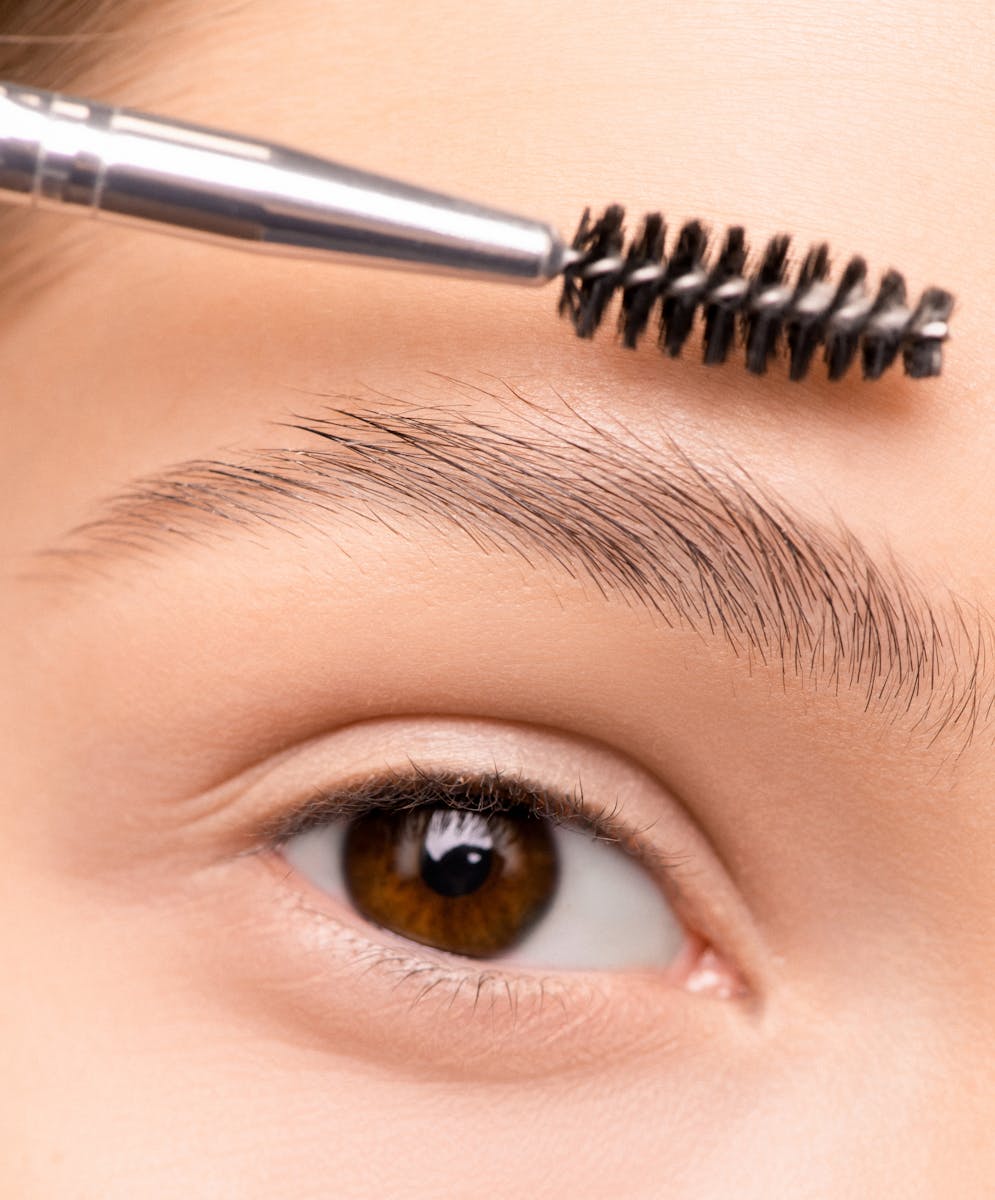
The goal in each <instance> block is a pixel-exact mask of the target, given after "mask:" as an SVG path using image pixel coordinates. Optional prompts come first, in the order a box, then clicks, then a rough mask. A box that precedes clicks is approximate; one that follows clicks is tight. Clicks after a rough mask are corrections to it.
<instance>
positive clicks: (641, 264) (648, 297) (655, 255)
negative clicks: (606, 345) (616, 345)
mask: <svg viewBox="0 0 995 1200" xmlns="http://www.w3.org/2000/svg"><path fill="white" fill-rule="evenodd" d="M666 236H667V226H666V225H665V224H664V220H663V217H662V216H661V215H660V214H659V213H647V214H646V217H645V218H644V219H643V228H642V232H641V233H640V235H639V237H638V238H637V240H636V241H635V242H634V243H633V244H632V245H631V246H630V247H629V252H628V254H627V255H626V256H625V278H626V279H631V280H632V281H633V282H632V283H630V284H627V285H626V286H625V287H623V288H622V310H621V312H620V313H619V328H620V329H621V332H622V343H623V345H625V346H628V347H629V348H630V349H631V348H634V347H635V345H636V342H637V341H638V340H639V337H640V335H641V334H642V332H643V330H644V329H645V328H646V325H647V322H648V321H649V319H650V313H651V312H652V311H653V305H654V304H655V303H656V300H657V297H658V296H659V295H660V291H661V288H662V286H663V278H664V274H663V270H662V265H663V246H664V241H665V239H666Z"/></svg>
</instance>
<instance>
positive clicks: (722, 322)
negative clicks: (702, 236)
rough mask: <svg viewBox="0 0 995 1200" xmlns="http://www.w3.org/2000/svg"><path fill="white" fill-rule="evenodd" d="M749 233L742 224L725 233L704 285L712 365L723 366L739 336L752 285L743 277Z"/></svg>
mask: <svg viewBox="0 0 995 1200" xmlns="http://www.w3.org/2000/svg"><path fill="white" fill-rule="evenodd" d="M746 257H747V247H746V234H745V231H744V229H743V227H742V225H734V226H733V227H732V228H731V229H730V230H728V231H727V233H726V240H725V245H724V246H723V247H722V251H721V253H720V254H719V257H718V259H716V262H715V266H714V267H712V273H711V274H710V275H709V277H708V282H707V283H706V285H705V295H706V296H707V297H708V299H707V301H706V303H705V351H704V357H703V361H704V362H706V363H707V364H708V365H709V366H718V365H719V364H720V363H724V362H725V360H726V358H727V357H728V355H729V350H730V349H731V347H732V343H733V338H734V337H735V335H736V314H737V313H738V312H739V309H740V306H741V305H742V303H743V297H744V296H745V295H746V292H747V290H748V287H749V285H748V284H747V282H746V279H745V278H744V276H743V269H744V267H745V266H746Z"/></svg>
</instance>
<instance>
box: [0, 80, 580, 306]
mask: <svg viewBox="0 0 995 1200" xmlns="http://www.w3.org/2000/svg"><path fill="white" fill-rule="evenodd" d="M0 199H6V200H10V201H15V202H21V203H27V204H34V205H38V206H40V207H43V208H51V209H59V210H62V211H67V210H75V211H76V212H78V213H80V214H81V215H90V216H98V215H99V216H100V217H102V218H110V219H113V220H115V221H122V222H126V223H128V224H137V225H142V226H148V227H155V228H158V229H160V230H162V231H164V232H170V231H171V232H174V233H178V234H180V235H182V236H187V237H194V238H198V239H206V240H208V241H212V242H219V243H224V244H230V243H232V242H235V243H238V244H239V245H241V246H243V247H245V248H247V249H252V250H257V251H262V252H267V253H271V254H277V255H288V256H297V257H306V258H336V259H352V260H356V259H362V260H364V261H366V262H367V263H378V264H380V265H384V266H395V267H408V268H412V269H416V270H424V271H431V272H443V273H446V274H454V273H455V274H469V275H474V276H484V277H489V278H495V279H505V280H510V281H514V282H520V283H544V282H546V281H547V280H549V279H551V278H553V277H554V276H555V275H557V274H559V272H560V271H561V270H562V269H563V266H564V264H565V262H566V261H567V258H568V253H567V251H566V249H565V246H564V243H563V241H562V240H561V239H560V237H559V236H558V234H557V233H556V231H555V230H553V229H552V228H551V227H550V226H549V225H546V224H543V223H541V222H538V221H532V220H528V219H526V218H522V217H517V216H514V215H513V214H511V213H506V212H503V211H501V210H499V209H493V208H488V207H485V206H483V205H479V204H474V203H471V202H468V201H465V200H459V199H457V198H455V197H452V196H447V195H444V194H442V193H439V192H432V191H428V190H426V189H425V188H420V187H414V186H412V185H411V184H406V183H401V182H400V181H398V180H395V179H388V178H386V177H384V176H380V175H374V174H371V173H369V172H366V171H359V170H356V169H354V168H352V167H347V166H343V165H341V164H339V163H335V162H331V161H328V160H326V159H322V158H319V157H316V156H314V155H309V154H303V153H300V152H299V151H296V150H293V149H291V148H289V147H286V146H280V145H274V144H269V143H266V142H261V141H254V140H251V139H247V138H241V137H239V136H237V135H233V134H230V133H227V132H225V131H223V130H216V129H209V128H206V127H201V126H198V125H191V124H187V123H185V122H181V121H172V120H166V119H163V118H161V117H156V116H153V115H150V114H145V113H140V112H135V111H132V110H129V109H124V108H111V107H109V106H108V105H105V104H97V103H94V102H92V101H89V100H80V99H75V98H72V97H67V96H60V95H58V94H56V93H54V92H46V91H41V90H39V89H36V88H28V87H23V86H21V85H19V84H11V83H0Z"/></svg>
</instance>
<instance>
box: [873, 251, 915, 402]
mask: <svg viewBox="0 0 995 1200" xmlns="http://www.w3.org/2000/svg"><path fill="white" fill-rule="evenodd" d="M911 316H912V314H911V313H910V312H909V310H908V309H907V308H906V307H905V280H904V279H903V278H902V277H901V275H899V273H898V272H897V271H888V272H887V273H886V274H885V275H884V277H883V278H882V280H881V284H880V286H879V288H878V294H877V296H875V298H874V304H873V306H872V308H871V312H870V315H869V317H868V318H867V325H866V326H865V328H864V340H863V344H862V346H861V361H862V365H863V371H864V378H865V379H880V378H881V376H882V375H883V374H884V373H885V371H887V369H888V368H889V367H890V366H891V364H892V363H893V362H894V361H895V356H896V355H897V354H898V351H899V349H900V347H901V345H902V339H903V338H904V336H905V330H906V328H907V327H908V324H909V319H910V318H911Z"/></svg>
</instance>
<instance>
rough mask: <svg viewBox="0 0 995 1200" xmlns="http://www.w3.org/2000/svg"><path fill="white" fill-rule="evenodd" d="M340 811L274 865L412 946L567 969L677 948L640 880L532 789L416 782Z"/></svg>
mask: <svg viewBox="0 0 995 1200" xmlns="http://www.w3.org/2000/svg"><path fill="white" fill-rule="evenodd" d="M339 804H340V806H344V807H346V808H347V809H348V810H349V811H350V812H352V813H354V814H355V815H352V816H349V817H339V818H337V819H336V818H333V819H322V818H321V810H322V809H325V808H327V807H329V805H321V806H319V808H318V809H317V810H316V811H315V812H314V813H313V814H312V816H311V818H310V819H309V820H308V826H307V827H306V828H304V829H302V830H301V831H300V832H297V833H295V834H294V835H293V836H291V837H289V838H288V839H287V840H286V841H285V842H284V844H283V847H282V853H283V856H284V858H285V859H286V860H287V861H288V862H289V863H290V864H291V865H292V866H293V867H295V868H296V869H297V870H298V871H299V872H300V873H301V874H302V875H303V876H304V877H305V878H306V879H308V880H309V881H310V882H311V883H312V884H314V885H315V886H316V887H318V888H320V889H322V890H323V891H325V892H327V893H329V894H330V895H332V896H334V897H336V898H338V899H340V900H341V901H344V902H345V903H347V904H349V905H351V906H352V907H353V908H354V909H355V910H356V912H357V913H358V914H359V915H360V916H362V917H363V918H365V919H366V920H368V921H370V922H371V923H373V924H375V925H378V926H381V927H382V928H385V929H388V930H390V931H391V932H392V933H395V934H399V935H400V936H402V937H405V938H408V939H410V940H411V941H414V942H419V943H422V944H424V945H428V946H432V947H434V948H436V949H440V950H445V951H448V952H450V953H453V954H460V955H465V956H468V957H472V958H478V959H480V958H484V959H494V958H506V959H509V960H513V961H514V962H517V963H521V964H523V965H524V964H530V965H535V966H544V967H559V968H565V969H570V968H574V969H582V968H586V969H612V968H613V969H618V968H626V967H629V968H637V967H653V966H656V967H664V966H667V965H668V964H670V963H671V962H673V961H674V959H675V958H677V957H678V956H679V955H680V953H681V951H682V949H683V948H684V945H685V940H686V939H685V933H684V930H683V928H682V926H681V923H680V922H679V921H678V919H677V918H676V916H675V914H674V913H673V911H672V910H671V908H670V906H669V904H668V903H667V901H666V899H665V897H664V894H663V891H662V889H661V888H660V886H659V885H658V883H657V881H656V880H655V879H654V878H653V876H652V875H651V873H650V871H649V869H648V868H647V867H645V866H643V865H642V864H641V863H639V862H637V861H636V859H635V858H634V857H633V855H632V854H631V853H629V852H628V851H626V850H625V849H623V848H622V847H621V846H620V845H619V844H616V842H615V841H612V840H608V839H607V838H606V837H605V836H604V834H602V836H601V837H600V838H599V837H598V832H599V831H598V829H597V822H593V825H594V828H590V827H588V828H582V827H578V826H577V825H576V823H575V824H571V823H569V822H566V821H565V820H564V819H563V814H562V813H561V812H559V811H558V808H557V806H556V805H555V804H554V803H553V802H551V801H550V800H549V799H548V798H544V796H543V794H542V793H541V792H540V791H539V790H538V789H536V788H534V787H530V786H525V785H523V784H522V783H520V782H518V781H514V780H509V779H503V778H493V779H472V778H468V777H464V776H457V777H445V778H443V777H436V778H428V777H426V776H417V777H413V778H411V779H408V780H402V779H394V780H391V781H390V782H389V783H388V784H381V785H379V786H375V787H373V788H371V789H368V791H367V794H366V796H365V798H363V797H360V796H357V795H356V794H351V795H350V796H349V798H348V799H347V800H340V801H339ZM362 804H365V805H366V809H365V811H358V812H357V811H356V810H357V808H358V806H359V805H362Z"/></svg>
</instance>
